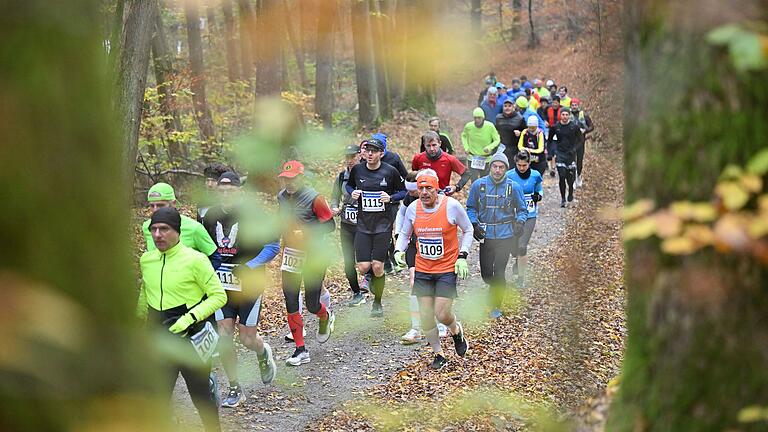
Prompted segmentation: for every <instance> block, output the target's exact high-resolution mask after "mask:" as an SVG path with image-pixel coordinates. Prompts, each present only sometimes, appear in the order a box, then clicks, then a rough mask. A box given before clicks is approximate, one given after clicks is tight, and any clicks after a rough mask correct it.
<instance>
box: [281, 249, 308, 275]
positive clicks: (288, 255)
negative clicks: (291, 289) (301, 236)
mask: <svg viewBox="0 0 768 432" xmlns="http://www.w3.org/2000/svg"><path fill="white" fill-rule="evenodd" d="M306 260H307V253H306V252H304V251H300V250H298V249H293V248H289V247H286V248H283V264H282V265H281V266H280V270H282V271H287V272H290V273H301V270H302V269H303V268H304V262H305V261H306Z"/></svg>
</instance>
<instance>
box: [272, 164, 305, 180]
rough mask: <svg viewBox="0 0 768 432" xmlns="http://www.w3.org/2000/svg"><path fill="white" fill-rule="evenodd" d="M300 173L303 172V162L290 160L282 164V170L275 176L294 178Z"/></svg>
mask: <svg viewBox="0 0 768 432" xmlns="http://www.w3.org/2000/svg"><path fill="white" fill-rule="evenodd" d="M301 174H304V164H302V163H301V162H299V161H295V160H292V161H288V162H286V163H284V164H283V170H282V171H281V172H280V174H278V175H277V176H278V177H286V178H294V177H296V176H297V175H301Z"/></svg>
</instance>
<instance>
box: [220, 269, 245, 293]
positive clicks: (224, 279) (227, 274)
mask: <svg viewBox="0 0 768 432" xmlns="http://www.w3.org/2000/svg"><path fill="white" fill-rule="evenodd" d="M234 268H235V264H222V265H220V266H219V268H218V269H216V276H218V277H219V282H221V286H222V287H223V288H224V289H225V290H228V291H242V290H243V287H242V286H241V285H240V279H238V278H237V276H235V274H234V273H232V270H234Z"/></svg>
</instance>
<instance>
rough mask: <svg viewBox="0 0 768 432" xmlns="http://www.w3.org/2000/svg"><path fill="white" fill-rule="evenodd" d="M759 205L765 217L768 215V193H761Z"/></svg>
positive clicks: (758, 200)
mask: <svg viewBox="0 0 768 432" xmlns="http://www.w3.org/2000/svg"><path fill="white" fill-rule="evenodd" d="M757 207H758V208H759V209H760V213H761V214H762V215H763V217H766V216H768V195H760V198H758V199H757Z"/></svg>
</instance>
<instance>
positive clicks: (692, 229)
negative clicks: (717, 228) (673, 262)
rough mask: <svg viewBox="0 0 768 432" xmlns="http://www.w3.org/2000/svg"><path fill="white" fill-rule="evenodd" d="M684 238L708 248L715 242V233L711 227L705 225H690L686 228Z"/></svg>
mask: <svg viewBox="0 0 768 432" xmlns="http://www.w3.org/2000/svg"><path fill="white" fill-rule="evenodd" d="M684 236H685V237H687V238H689V239H691V240H693V241H694V243H696V244H697V245H700V246H708V245H711V244H712V243H714V241H715V233H713V232H712V229H711V228H710V227H709V226H707V225H703V224H693V225H688V226H687V227H685V234H684Z"/></svg>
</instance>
